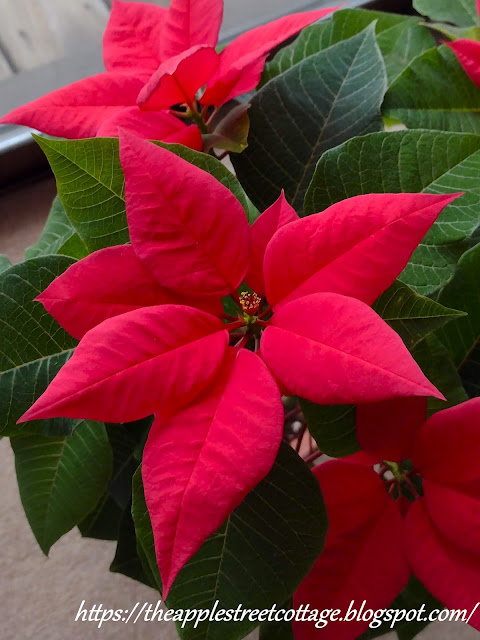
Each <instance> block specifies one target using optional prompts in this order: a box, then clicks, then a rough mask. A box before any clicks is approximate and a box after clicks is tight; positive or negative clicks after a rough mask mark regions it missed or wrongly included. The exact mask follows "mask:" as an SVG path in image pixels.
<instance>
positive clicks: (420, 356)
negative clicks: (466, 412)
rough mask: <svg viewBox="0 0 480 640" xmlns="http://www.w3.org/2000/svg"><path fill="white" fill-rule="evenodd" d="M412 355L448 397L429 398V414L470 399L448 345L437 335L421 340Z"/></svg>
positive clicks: (431, 380) (428, 376)
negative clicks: (441, 398) (447, 347)
mask: <svg viewBox="0 0 480 640" xmlns="http://www.w3.org/2000/svg"><path fill="white" fill-rule="evenodd" d="M412 356H413V357H414V358H415V360H416V361H417V363H418V365H419V366H420V368H421V369H422V371H423V373H424V374H425V375H426V376H427V378H428V379H429V380H430V382H432V383H433V384H434V385H435V386H436V387H437V389H438V390H439V391H441V392H442V393H443V395H444V396H445V398H446V399H447V401H446V402H445V401H443V400H439V399H438V398H429V399H428V413H429V415H432V414H433V413H436V412H437V411H442V409H447V408H448V407H453V406H455V405H457V404H460V403H461V402H464V401H465V400H468V396H467V394H466V393H465V389H464V388H463V385H462V380H461V379H460V376H459V375H458V373H457V369H456V367H455V365H454V363H453V361H452V359H451V358H450V355H449V353H448V351H447V349H446V347H445V346H444V345H443V344H442V342H441V341H440V340H439V338H438V337H437V336H436V335H434V334H431V335H429V336H427V337H426V338H425V340H423V341H422V342H420V343H419V344H418V345H417V346H416V347H415V349H414V350H413V351H412Z"/></svg>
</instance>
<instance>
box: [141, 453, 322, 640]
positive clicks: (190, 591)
mask: <svg viewBox="0 0 480 640" xmlns="http://www.w3.org/2000/svg"><path fill="white" fill-rule="evenodd" d="M132 513H133V519H134V522H135V526H136V530H137V539H138V544H139V545H140V547H141V548H142V549H143V557H144V559H145V560H146V561H147V562H148V566H149V567H150V571H151V573H154V574H155V575H156V577H157V578H156V579H157V584H159V576H158V569H157V566H156V560H155V551H154V546H153V534H152V530H151V525H150V521H149V516H148V512H147V509H146V505H145V498H144V495H143V487H142V484H141V473H140V470H139V471H137V473H136V474H135V478H134V483H133V508H132ZM326 529H327V517H326V511H325V506H324V503H323V499H322V495H321V492H320V487H319V485H318V482H317V480H316V479H315V476H314V475H313V474H312V473H311V472H310V470H309V469H308V467H307V466H306V465H305V463H304V462H303V461H302V460H301V458H299V457H298V456H297V454H296V453H295V452H294V451H293V450H292V449H291V448H290V447H289V446H288V445H286V444H282V447H281V449H280V452H279V455H278V457H277V460H276V462H275V464H274V466H273V468H272V470H271V471H270V473H269V474H268V476H267V477H266V478H265V479H264V480H263V481H262V482H261V483H260V484H259V485H258V486H257V487H256V488H255V489H254V490H253V491H252V492H251V493H249V494H248V496H247V497H246V498H245V500H244V501H243V502H242V504H241V505H240V506H239V507H237V509H235V511H234V512H233V513H232V514H231V515H230V517H229V518H228V519H227V521H226V522H225V523H224V525H222V527H221V528H220V529H219V530H218V531H217V532H216V533H215V534H213V535H212V536H210V538H209V539H208V540H207V541H206V542H205V544H204V545H203V546H202V548H201V549H200V550H199V551H198V552H197V553H196V554H195V556H194V557H193V558H192V559H191V560H190V562H188V563H187V565H186V566H185V567H184V568H183V569H182V571H181V572H180V574H179V576H178V578H177V580H176V581H175V583H174V585H173V587H172V590H171V592H170V595H169V597H168V605H169V606H170V607H172V608H175V609H178V608H182V609H187V608H192V609H193V608H209V607H213V605H214V603H215V601H216V600H220V602H221V607H222V609H227V610H228V609H236V608H237V607H238V605H239V604H240V603H242V604H243V605H244V607H246V608H252V609H253V608H254V609H263V608H270V607H271V606H272V605H273V604H278V605H280V604H281V603H282V602H285V601H286V600H287V599H288V598H290V597H291V596H292V595H293V593H294V591H295V590H296V588H297V587H298V585H299V584H300V582H301V580H302V579H303V578H304V577H305V575H306V573H307V572H308V571H309V569H310V568H311V566H312V564H313V562H314V561H315V559H316V558H317V557H318V554H319V553H320V552H321V550H322V548H323V544H324V541H325V535H326ZM254 627H255V623H251V622H249V621H248V620H245V621H243V622H235V623H232V624H228V623H223V624H222V623H216V622H212V623H210V624H209V623H208V622H204V623H201V624H200V625H199V626H198V628H197V629H194V628H193V625H192V624H189V625H187V626H186V627H185V628H184V629H183V630H182V629H179V633H180V636H181V638H183V639H184V640H193V639H195V640H238V639H240V638H243V637H245V635H247V633H248V632H249V631H251V630H252V629H253V628H254Z"/></svg>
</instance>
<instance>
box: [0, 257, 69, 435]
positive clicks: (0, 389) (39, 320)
mask: <svg viewBox="0 0 480 640" xmlns="http://www.w3.org/2000/svg"><path fill="white" fill-rule="evenodd" d="M73 262H74V260H72V259H71V258H67V257H65V256H43V257H40V258H34V259H33V260H27V262H23V263H21V264H16V265H14V266H12V267H10V268H9V269H7V270H6V271H4V272H3V273H1V274H0V325H1V326H0V435H4V436H5V435H10V436H15V435H18V434H21V433H43V434H44V435H67V434H70V433H72V431H73V429H74V428H75V426H76V425H77V424H78V423H79V421H78V420H67V419H65V418H54V419H50V420H36V421H34V422H27V423H23V424H19V425H17V424H16V422H17V420H18V419H19V418H20V416H21V415H23V413H25V411H26V410H27V409H29V408H30V407H31V406H32V404H33V403H34V402H35V400H37V398H39V397H40V396H41V395H42V393H43V392H44V391H45V389H46V388H47V387H48V385H49V384H50V382H51V381H52V380H53V378H54V377H55V376H56V375H57V373H58V372H59V371H60V369H61V367H62V366H63V365H64V364H65V362H66V361H67V360H68V359H69V357H70V356H71V354H72V353H73V350H74V348H75V346H76V344H77V341H76V340H74V339H73V338H72V337H71V336H69V335H68V334H67V333H66V332H65V331H64V330H63V329H62V328H61V327H60V325H59V324H58V323H57V321H56V320H54V319H53V318H52V316H50V315H49V314H48V313H47V312H46V311H45V309H44V308H43V306H42V305H41V304H40V303H39V302H34V299H35V298H36V297H37V296H38V295H39V294H40V293H41V292H42V291H44V290H45V289H46V288H47V287H48V285H49V284H50V283H51V282H52V280H54V279H55V278H56V277H57V276H59V275H60V274H62V273H63V272H64V271H65V270H66V269H67V268H68V267H69V266H70V265H71V264H73Z"/></svg>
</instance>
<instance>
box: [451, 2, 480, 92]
mask: <svg viewBox="0 0 480 640" xmlns="http://www.w3.org/2000/svg"><path fill="white" fill-rule="evenodd" d="M477 13H478V15H479V16H480V0H477ZM445 44H446V45H447V46H449V47H450V49H451V50H452V51H453V52H454V53H455V55H456V56H457V58H458V61H459V62H460V64H461V65H462V67H463V68H464V70H465V72H466V74H467V75H468V77H469V78H470V79H471V80H472V81H473V82H474V83H475V84H476V85H477V86H479V87H480V42H477V41H476V40H469V39H468V38H461V39H459V40H454V41H453V42H446V43H445Z"/></svg>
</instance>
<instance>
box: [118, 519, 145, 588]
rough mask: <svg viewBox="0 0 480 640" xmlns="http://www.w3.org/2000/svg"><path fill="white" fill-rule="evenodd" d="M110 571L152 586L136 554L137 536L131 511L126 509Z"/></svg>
mask: <svg viewBox="0 0 480 640" xmlns="http://www.w3.org/2000/svg"><path fill="white" fill-rule="evenodd" d="M110 571H111V572H112V573H121V574H123V575H124V576H127V577H128V578H132V580H137V581H138V582H143V584H146V585H147V586H148V587H151V586H153V584H152V581H151V578H150V576H149V575H148V574H147V573H146V572H145V571H144V569H143V564H142V561H141V559H140V556H139V555H138V552H137V536H136V533H135V525H134V524H133V519H132V513H131V509H126V510H125V511H124V513H123V517H122V521H121V523H120V530H119V537H118V544H117V549H116V551H115V557H114V559H113V561H112V564H111V565H110Z"/></svg>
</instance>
